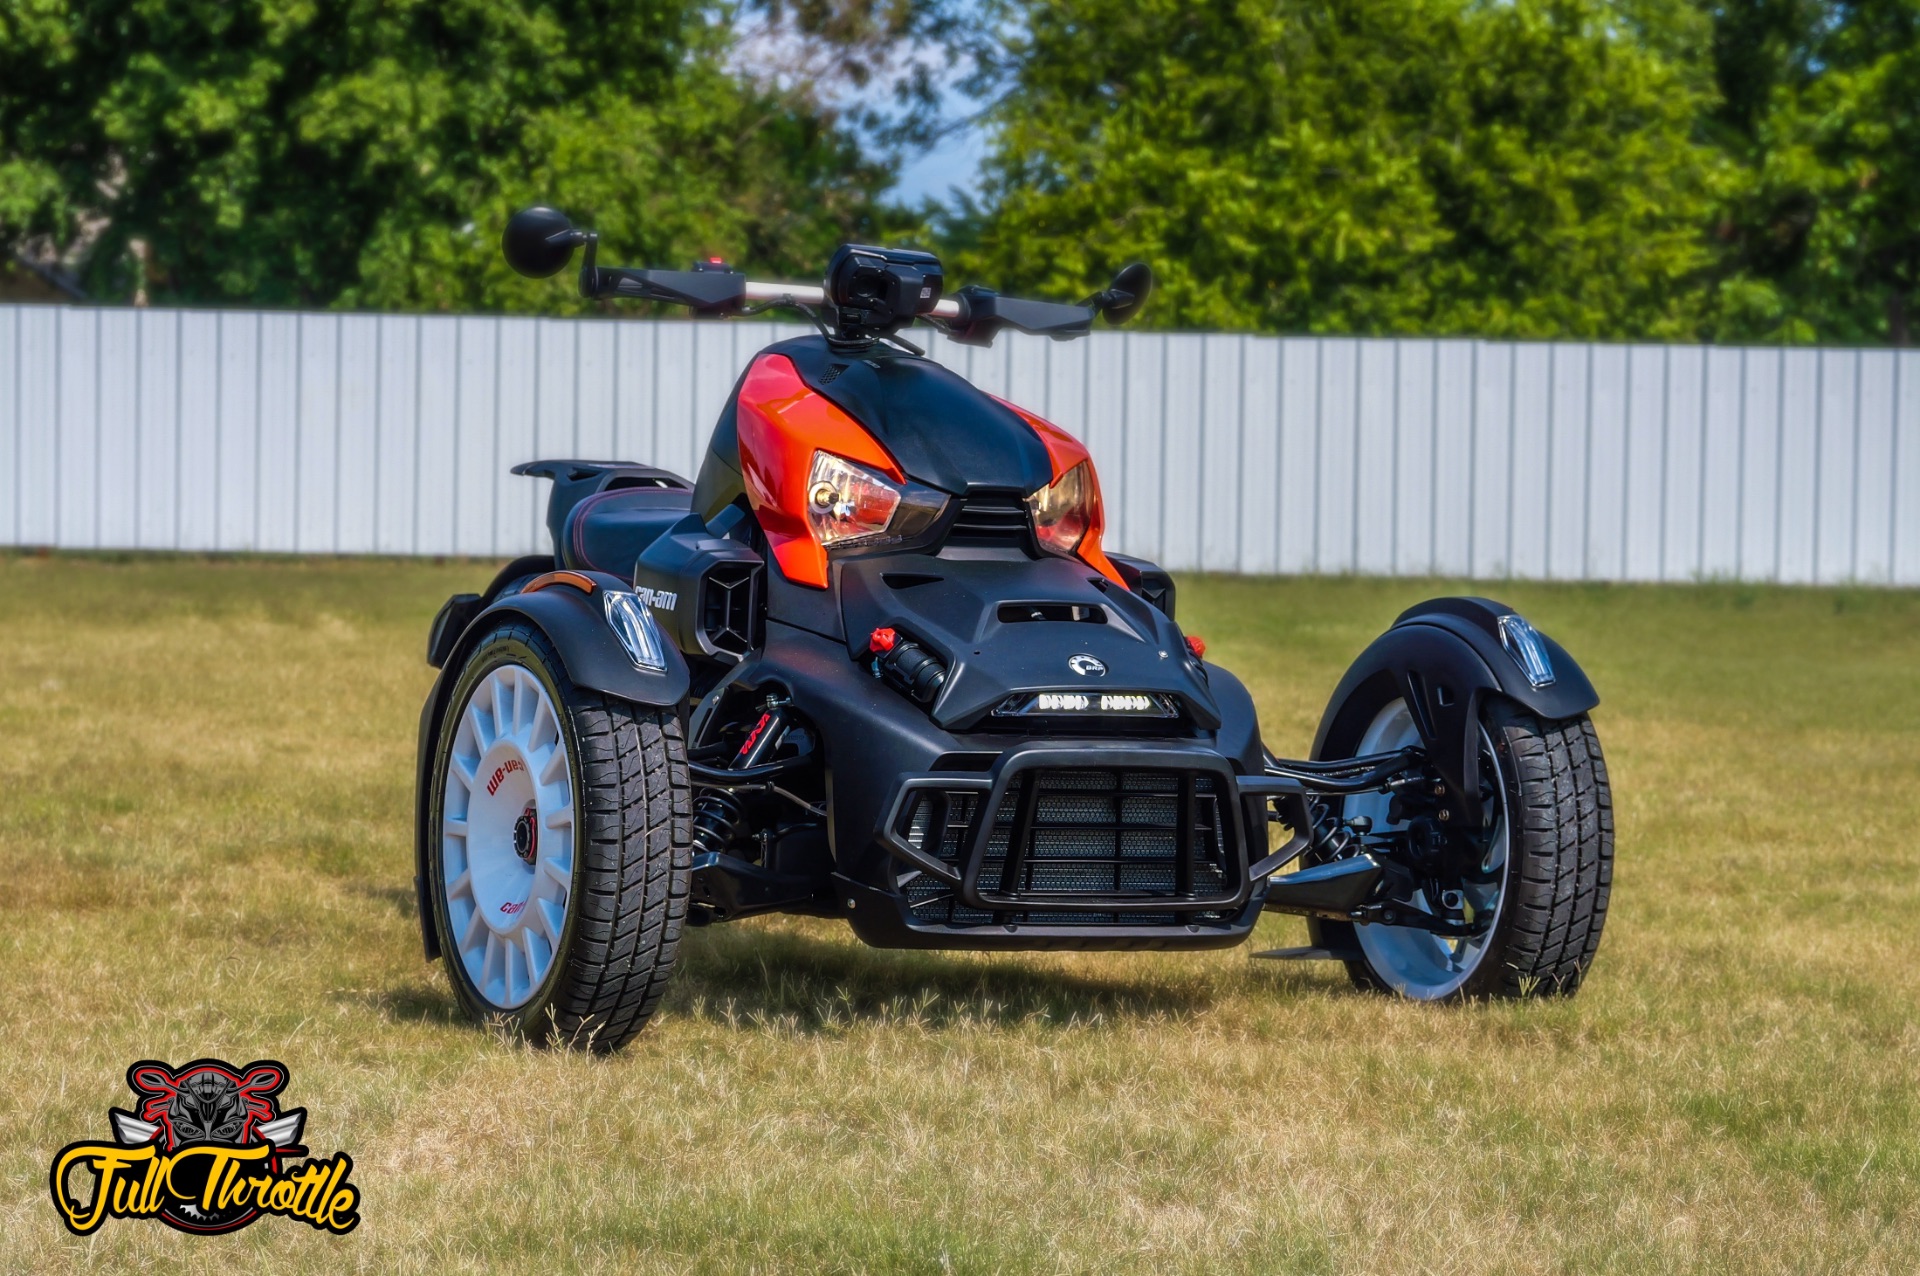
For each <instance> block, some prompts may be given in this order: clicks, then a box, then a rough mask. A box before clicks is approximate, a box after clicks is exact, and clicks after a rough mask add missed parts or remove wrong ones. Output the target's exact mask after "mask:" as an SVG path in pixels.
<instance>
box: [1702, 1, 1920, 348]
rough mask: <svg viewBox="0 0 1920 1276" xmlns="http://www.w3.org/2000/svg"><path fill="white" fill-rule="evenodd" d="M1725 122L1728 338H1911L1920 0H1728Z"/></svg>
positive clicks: (1722, 20) (1722, 60) (1723, 328)
mask: <svg viewBox="0 0 1920 1276" xmlns="http://www.w3.org/2000/svg"><path fill="white" fill-rule="evenodd" d="M1712 13H1713V17H1714V31H1715V38H1714V42H1713V58H1714V69H1715V72H1716V76H1717V82H1718V84H1719V87H1720V93H1721V103H1720V106H1719V108H1718V110H1717V111H1716V112H1715V113H1714V115H1713V117H1712V122H1713V124H1714V126H1715V130H1716V133H1717V135H1718V137H1719V138H1720V140H1721V143H1722V144H1723V145H1724V146H1725V147H1726V148H1727V150H1728V152H1729V153H1730V154H1732V155H1734V156H1735V157H1737V159H1738V160H1739V162H1740V165H1741V181H1740V184H1739V187H1738V189H1737V192H1736V195H1735V197H1734V198H1733V199H1732V200H1731V201H1730V203H1729V207H1728V209H1727V213H1726V217H1725V220H1724V222H1723V224H1722V227H1721V236H1722V238H1723V239H1724V240H1725V241H1726V244H1727V266H1726V271H1725V274H1726V282H1725V284H1724V286H1723V295H1722V298H1721V301H1722V306H1721V313H1720V320H1719V324H1718V335H1721V336H1723V337H1727V338H1733V339H1752V338H1761V339H1784V340H1790V341H1831V342H1845V343H1859V342H1876V341H1890V342H1892V343H1894V344H1898V345H1909V344H1912V342H1913V340H1914V337H1915V335H1916V331H1915V330H1916V325H1917V324H1920V313H1917V312H1920V0H1845V2H1842V3H1835V2H1833V0H1722V2H1721V3H1718V4H1716V6H1715V7H1714V8H1713V10H1712Z"/></svg>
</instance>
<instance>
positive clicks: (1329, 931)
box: [1310, 689, 1613, 1001]
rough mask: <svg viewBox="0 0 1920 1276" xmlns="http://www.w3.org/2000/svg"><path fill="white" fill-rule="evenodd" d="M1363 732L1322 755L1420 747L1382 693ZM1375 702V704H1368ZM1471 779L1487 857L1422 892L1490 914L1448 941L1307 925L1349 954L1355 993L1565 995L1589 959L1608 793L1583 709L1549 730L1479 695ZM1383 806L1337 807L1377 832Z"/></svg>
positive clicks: (1605, 847)
mask: <svg viewBox="0 0 1920 1276" xmlns="http://www.w3.org/2000/svg"><path fill="white" fill-rule="evenodd" d="M1374 694H1375V695H1376V696H1377V697H1378V699H1379V700H1380V701H1381V703H1379V705H1378V707H1377V708H1374V709H1373V712H1372V713H1371V714H1370V715H1362V714H1355V715H1351V716H1350V717H1349V720H1350V721H1359V722H1362V723H1365V724H1366V726H1365V728H1364V730H1363V731H1362V732H1361V734H1360V735H1359V736H1358V737H1357V738H1355V739H1353V740H1350V741H1333V740H1329V741H1328V745H1329V747H1328V749H1327V750H1326V756H1328V757H1346V756H1357V755H1360V754H1367V753H1383V752H1387V751H1390V750H1393V749H1399V748H1403V747H1405V746H1407V745H1413V744H1418V743H1419V734H1418V732H1417V730H1416V729H1415V727H1414V724H1413V718H1412V715H1411V713H1410V712H1409V711H1408V709H1407V705H1406V702H1405V701H1404V700H1401V699H1399V698H1397V697H1394V696H1392V694H1391V691H1390V690H1387V689H1381V690H1378V691H1376V692H1375V693H1374ZM1369 707H1372V706H1369ZM1480 742H1481V749H1480V771H1481V783H1482V797H1483V802H1482V806H1483V807H1484V809H1485V820H1486V825H1485V828H1484V829H1483V830H1482V837H1483V839H1484V840H1483V844H1484V846H1485V848H1486V850H1485V854H1484V856H1483V857H1481V858H1480V859H1479V862H1478V863H1474V864H1468V865H1465V866H1463V868H1461V869H1460V871H1459V872H1458V873H1457V874H1456V876H1455V877H1452V878H1445V879H1442V878H1440V877H1436V878H1435V879H1433V880H1430V881H1429V882H1427V883H1426V884H1425V885H1424V886H1423V888H1422V895H1421V896H1420V897H1419V898H1417V899H1416V901H1415V902H1417V903H1420V904H1421V905H1423V906H1424V907H1426V908H1429V909H1431V910H1433V911H1436V912H1437V911H1439V910H1440V904H1441V901H1440V900H1438V899H1433V900H1429V899H1426V898H1424V894H1425V892H1428V891H1431V892H1433V893H1436V894H1437V893H1439V892H1440V891H1443V890H1447V891H1454V890H1457V891H1458V892H1459V896H1458V898H1457V900H1456V901H1455V902H1456V903H1457V904H1458V906H1459V907H1460V908H1461V910H1462V911H1464V913H1465V914H1466V916H1467V918H1468V920H1470V921H1472V920H1478V919H1481V918H1486V917H1489V916H1490V917H1491V919H1492V921H1491V924H1490V925H1489V926H1488V927H1487V928H1486V929H1485V930H1484V931H1483V932H1482V933H1480V934H1478V935H1474V936H1468V937H1462V938H1454V939H1445V938H1441V937H1439V936H1437V935H1434V934H1433V933H1432V932H1430V931H1426V930H1421V929H1418V928H1415V927H1407V926H1387V925H1383V924H1374V925H1363V926H1356V925H1353V924H1351V923H1347V922H1335V921H1321V920H1315V921H1313V922H1311V923H1310V930H1311V932H1312V935H1313V939H1314V942H1315V943H1316V944H1318V945H1321V946H1324V947H1328V948H1332V949H1335V950H1338V951H1346V952H1350V953H1353V954H1355V956H1356V959H1355V960H1349V961H1348V962H1347V972H1348V974H1349V975H1350V976H1351V977H1352V978H1353V981H1354V982H1355V983H1356V984H1357V985H1359V986H1360V987H1363V988H1370V989H1378V990H1381V991H1391V992H1396V993H1399V994H1401V995H1402V996H1405V997H1409V998H1412V999H1414V1000H1419V1001H1443V1000H1449V999H1456V998H1466V997H1526V996H1552V995H1556V994H1570V993H1572V992H1574V991H1576V990H1577V989H1578V988H1579V986H1580V983H1581V981H1582V980H1583V979H1584V978H1585V977H1586V972H1587V969H1588V967H1589V966H1591V964H1592V962H1593V957H1594V953H1595V951H1596V950H1597V949H1598V948H1599V945H1600V932H1601V929H1602V927H1603V926H1604V925H1605V923H1606V916H1607V902H1608V897H1609V895H1610V893H1611V891H1612V886H1613V798H1612V792H1611V790H1610V789H1609V787H1608V784H1607V767H1606V760H1605V758H1604V757H1603V756H1602V755H1601V752H1600V740H1599V737H1598V736H1597V735H1596V734H1595V733H1594V729H1593V722H1592V720H1591V719H1589V718H1588V717H1587V716H1586V715H1584V714H1582V715H1581V716H1579V717H1577V718H1570V719H1566V720H1564V721H1558V722H1555V721H1547V720H1543V719H1540V718H1538V717H1536V716H1535V715H1533V714H1530V713H1528V712H1526V711H1525V710H1524V709H1521V708H1520V707H1518V706H1517V705H1514V704H1512V703H1510V702H1507V701H1504V700H1499V699H1489V700H1488V702H1487V705H1486V708H1485V709H1484V710H1483V712H1482V715H1481V729H1480ZM1387 808H1388V800H1387V798H1386V797H1385V796H1383V795H1373V794H1369V795H1365V796H1362V797H1352V798H1348V799H1347V800H1346V805H1345V807H1344V810H1343V811H1342V814H1343V815H1344V816H1345V817H1346V818H1348V819H1352V818H1353V817H1355V816H1365V817H1367V818H1368V819H1370V820H1372V822H1373V829H1374V831H1375V832H1376V833H1380V832H1386V831H1389V830H1392V829H1395V828H1398V827H1401V826H1399V825H1395V824H1394V823H1392V822H1391V821H1389V820H1388V818H1387Z"/></svg>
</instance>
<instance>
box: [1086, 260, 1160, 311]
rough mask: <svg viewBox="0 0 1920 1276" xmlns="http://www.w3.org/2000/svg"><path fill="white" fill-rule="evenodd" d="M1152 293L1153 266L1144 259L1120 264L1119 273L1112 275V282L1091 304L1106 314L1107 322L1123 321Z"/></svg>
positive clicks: (1137, 309)
mask: <svg viewBox="0 0 1920 1276" xmlns="http://www.w3.org/2000/svg"><path fill="white" fill-rule="evenodd" d="M1152 295H1153V267H1151V266H1149V265H1147V263H1146V262H1144V261H1136V262H1134V263H1132V264H1131V265H1127V266H1122V267H1121V268H1120V273H1119V274H1117V275H1115V276H1114V277H1113V283H1112V284H1110V285H1108V287H1107V290H1106V291H1105V292H1103V293H1100V294H1098V295H1097V296H1096V297H1095V298H1094V300H1093V304H1094V305H1095V306H1097V307H1098V308H1099V310H1100V313H1101V314H1103V315H1105V316H1106V319H1107V322H1108V323H1125V322H1126V321H1127V320H1129V319H1131V318H1133V317H1134V315H1136V314H1138V313H1139V311H1140V307H1142V306H1144V305H1146V304H1147V298H1148V297H1150V296H1152Z"/></svg>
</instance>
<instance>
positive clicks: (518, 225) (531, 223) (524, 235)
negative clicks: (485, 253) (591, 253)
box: [500, 204, 586, 279]
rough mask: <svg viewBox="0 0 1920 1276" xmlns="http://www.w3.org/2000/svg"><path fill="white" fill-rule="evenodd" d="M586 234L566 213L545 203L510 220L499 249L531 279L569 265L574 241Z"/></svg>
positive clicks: (541, 277) (558, 271) (563, 268)
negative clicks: (574, 225)
mask: <svg viewBox="0 0 1920 1276" xmlns="http://www.w3.org/2000/svg"><path fill="white" fill-rule="evenodd" d="M585 238H586V236H585V235H584V234H582V233H581V232H580V231H577V230H575V229H574V228H573V223H572V222H570V221H568V220H567V215H566V214H565V213H563V212H560V211H559V210H558V209H553V208H548V207H546V206H545V205H544V204H535V205H534V206H533V207H532V208H523V209H521V210H520V211H519V212H517V213H515V214H514V215H513V216H512V217H511V218H509V219H508V221H507V229H506V230H505V231H504V232H503V233H502V234H501V236H500V251H501V253H502V254H503V255H504V256H505V257H506V259H507V265H509V266H512V267H513V268H514V270H515V271H516V272H518V273H519V274H522V275H525V276H526V277H527V278H529V279H546V278H548V277H549V276H552V275H557V274H559V273H560V272H561V271H563V270H565V269H566V268H567V263H568V262H570V261H572V260H573V248H574V245H575V244H578V243H580V242H582V241H583V240H584V239H585Z"/></svg>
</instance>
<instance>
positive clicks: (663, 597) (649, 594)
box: [633, 585, 680, 611]
mask: <svg viewBox="0 0 1920 1276" xmlns="http://www.w3.org/2000/svg"><path fill="white" fill-rule="evenodd" d="M633 593H634V597H636V598H638V599H639V600H640V601H641V602H643V603H645V604H646V605H647V606H649V607H658V608H659V609H660V610H661V611H672V610H673V609H674V608H675V607H678V606H679V605H680V595H679V593H678V592H676V591H675V590H671V589H648V588H646V587H645V586H644V585H635V586H634V587H633Z"/></svg>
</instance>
